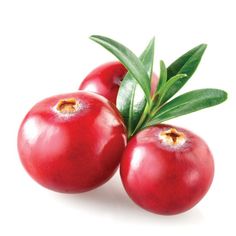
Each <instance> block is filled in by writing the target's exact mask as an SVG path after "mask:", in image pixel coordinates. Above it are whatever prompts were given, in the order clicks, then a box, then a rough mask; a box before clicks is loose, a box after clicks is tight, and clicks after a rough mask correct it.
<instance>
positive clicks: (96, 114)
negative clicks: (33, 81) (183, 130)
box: [18, 91, 126, 193]
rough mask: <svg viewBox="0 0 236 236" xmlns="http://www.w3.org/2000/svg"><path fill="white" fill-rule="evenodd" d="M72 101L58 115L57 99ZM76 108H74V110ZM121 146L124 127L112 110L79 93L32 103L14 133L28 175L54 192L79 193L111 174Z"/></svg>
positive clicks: (106, 103) (95, 97)
mask: <svg viewBox="0 0 236 236" xmlns="http://www.w3.org/2000/svg"><path fill="white" fill-rule="evenodd" d="M71 99H74V101H76V104H77V105H78V107H77V108H76V109H77V110H76V111H73V112H67V111H65V113H63V112H62V111H63V109H65V108H64V107H63V106H64V105H63V104H62V105H61V106H59V108H60V109H62V110H58V109H59V108H58V104H59V103H58V102H59V101H66V100H67V101H69V100H71ZM74 107H75V106H74ZM125 145H126V128H125V126H124V124H123V121H122V118H121V116H120V114H119V112H118V110H117V109H116V107H115V106H114V105H113V104H112V103H111V102H109V101H108V100H107V99H105V98H103V97H102V96H99V95H96V94H93V93H88V92H84V91H78V92H76V93H69V94H63V95H58V96H54V97H50V98H47V99H44V100H42V101H41V102H39V103H37V104H36V105H35V106H34V107H33V108H32V109H31V110H30V111H29V113H28V114H27V115H26V117H25V118H24V120H23V122H22V124H21V126H20V129H19V133H18V151H19V155H20V159H21V162H22V164H23V166H24V167H25V169H26V170H27V172H28V173H29V174H30V175H31V176H32V177H33V179H35V180H36V181H37V182H38V183H40V184H41V185H43V186H44V187H46V188H49V189H51V190H54V191H58V192H65V193H79V192H84V191H88V190H91V189H93V188H95V187H97V186H99V185H101V184H103V183H105V182H106V181H107V180H108V179H109V178H111V177H112V175H113V174H114V173H115V171H116V169H117V167H118V165H119V162H120V158H121V155H122V152H123V150H124V148H125Z"/></svg>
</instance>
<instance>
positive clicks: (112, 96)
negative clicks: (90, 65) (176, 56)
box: [79, 61, 158, 104]
mask: <svg viewBox="0 0 236 236" xmlns="http://www.w3.org/2000/svg"><path fill="white" fill-rule="evenodd" d="M126 73H127V69H126V68H125V67H124V66H123V65H122V64H121V63H120V62H118V61H114V62H108V63H106V64H103V65H101V66H98V67H97V68H95V69H94V70H93V71H92V72H90V73H89V74H88V75H87V76H86V77H85V79H84V80H83V81H82V83H81V85H80V86H79V90H85V91H89V92H94V93H97V94H100V95H102V96H104V97H105V98H107V99H108V100H110V101H111V102H113V103H114V104H116V97H117V94H118V90H119V87H120V83H121V81H122V80H123V78H124V77H125V75H126ZM157 83H158V78H157V76H156V75H155V74H153V77H152V86H151V94H153V93H154V90H155V88H156V86H157Z"/></svg>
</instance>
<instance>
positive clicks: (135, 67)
mask: <svg viewBox="0 0 236 236" xmlns="http://www.w3.org/2000/svg"><path fill="white" fill-rule="evenodd" d="M90 39H92V40H93V41H95V42H97V43H98V44H100V45H101V46H103V47H104V48H106V49H107V50H108V51H110V52H111V53H112V54H113V55H115V56H116V57H117V58H118V59H119V60H120V62H121V63H122V64H123V65H124V66H125V67H126V68H127V70H128V71H129V72H130V74H131V75H132V76H133V77H134V79H136V80H137V82H138V83H139V85H140V86H141V87H142V89H143V91H144V94H145V97H146V99H147V102H148V103H149V104H150V102H151V98H150V81H149V76H148V74H147V72H146V70H145V68H144V66H143V64H142V62H141V61H140V60H139V58H138V57H137V56H136V55H135V54H134V53H133V52H132V51H130V50H129V49H128V48H127V47H125V46H124V45H122V44H120V43H118V42H116V41H114V40H112V39H110V38H107V37H103V36H99V35H92V36H91V37H90Z"/></svg>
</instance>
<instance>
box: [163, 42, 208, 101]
mask: <svg viewBox="0 0 236 236" xmlns="http://www.w3.org/2000/svg"><path fill="white" fill-rule="evenodd" d="M206 47H207V45H206V44H200V45H199V46H197V47H195V48H193V49H191V50H190V51H188V52H186V53H185V54H184V55H182V56H181V57H179V58H178V59H177V60H176V61H174V62H173V63H172V64H171V65H170V66H169V67H168V68H167V80H169V79H170V78H171V77H173V76H175V75H177V74H187V75H188V78H187V79H186V80H179V81H178V83H176V84H175V86H174V87H172V88H171V89H170V90H169V91H168V92H167V93H166V96H165V99H164V100H163V103H164V102H166V101H167V100H169V99H170V98H171V97H172V96H174V95H175V94H176V93H177V92H178V91H179V90H180V89H181V88H182V87H183V86H184V84H185V83H186V82H187V81H188V80H189V79H190V78H191V76H192V75H193V73H194V72H195V70H196V69H197V67H198V65H199V63H200V61H201V58H202V56H203V53H204V52H205V50H206Z"/></svg>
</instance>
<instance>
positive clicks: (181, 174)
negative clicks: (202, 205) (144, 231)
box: [120, 125, 214, 215]
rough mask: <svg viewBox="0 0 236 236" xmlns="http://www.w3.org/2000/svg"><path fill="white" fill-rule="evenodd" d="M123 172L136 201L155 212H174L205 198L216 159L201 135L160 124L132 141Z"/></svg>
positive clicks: (125, 154) (123, 180)
mask: <svg viewBox="0 0 236 236" xmlns="http://www.w3.org/2000/svg"><path fill="white" fill-rule="evenodd" d="M120 174H121V179H122V182H123V185H124V187H125V189H126V191H127V193H128V194H129V196H130V197H131V198H132V199H133V200H134V202H136V203H137V204H138V205H139V206H141V207H143V208H144V209H146V210H149V211H151V212H155V213H158V214H164V215H171V214H178V213H181V212H184V211H186V210H188V209H190V208H192V207H193V206H194V205H195V204H197V203H198V202H199V201H200V200H201V199H202V197H203V196H204V195H205V194H206V192H207V190H208V189H209V187H210V185H211V183H212V180H213V175H214V162H213V157H212V154H211V152H210V150H209V148H208V146H207V144H206V143H205V142H204V141H203V140H202V139H201V138H200V137H198V136H197V135H195V134H193V133H192V132H190V131H188V130H185V129H182V128H174V127H172V126H169V125H158V126H155V127H150V128H147V129H145V130H143V131H141V132H140V133H138V134H137V135H136V136H134V137H133V138H132V139H131V140H130V142H129V143H128V145H127V148H126V150H125V152H124V154H123V157H122V161H121V166H120Z"/></svg>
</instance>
